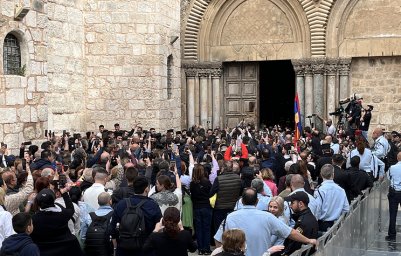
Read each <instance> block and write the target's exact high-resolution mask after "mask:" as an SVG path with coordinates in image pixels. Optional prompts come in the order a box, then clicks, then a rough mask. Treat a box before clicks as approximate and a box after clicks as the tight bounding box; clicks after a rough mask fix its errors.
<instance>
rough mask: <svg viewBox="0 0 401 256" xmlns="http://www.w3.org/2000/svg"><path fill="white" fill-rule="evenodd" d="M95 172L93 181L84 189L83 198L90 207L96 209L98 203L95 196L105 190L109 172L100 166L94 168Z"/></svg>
mask: <svg viewBox="0 0 401 256" xmlns="http://www.w3.org/2000/svg"><path fill="white" fill-rule="evenodd" d="M96 169H97V170H96V174H95V178H94V179H95V183H93V185H92V186H91V187H89V188H88V189H86V190H85V193H84V196H83V200H84V202H85V203H87V204H88V205H89V206H90V207H92V208H93V209H95V210H97V209H98V208H99V204H98V201H97V198H98V196H99V194H100V193H102V192H105V187H104V185H106V182H107V179H108V176H109V174H108V173H107V171H106V170H105V169H104V168H102V167H97V168H96Z"/></svg>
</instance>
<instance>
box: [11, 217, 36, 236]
mask: <svg viewBox="0 0 401 256" xmlns="http://www.w3.org/2000/svg"><path fill="white" fill-rule="evenodd" d="M12 222H13V228H14V231H15V232H16V233H17V234H22V233H25V231H26V228H27V227H28V226H29V225H30V224H31V223H32V217H31V215H30V214H29V213H25V212H20V213H17V214H16V215H15V216H14V217H13V220H12Z"/></svg>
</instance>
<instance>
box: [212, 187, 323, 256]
mask: <svg viewBox="0 0 401 256" xmlns="http://www.w3.org/2000/svg"><path fill="white" fill-rule="evenodd" d="M257 203H258V197H257V192H256V191H255V190H254V189H252V188H247V189H245V191H244V193H243V194H242V204H243V205H244V206H243V208H242V209H240V210H238V211H234V212H232V213H230V214H229V215H228V216H227V218H226V220H225V221H223V222H222V223H221V225H220V228H219V230H218V231H217V233H216V235H215V236H214V239H215V240H216V242H217V244H219V243H221V241H222V234H223V232H224V231H225V230H229V229H236V228H238V229H241V230H242V231H244V232H245V237H246V245H247V250H246V253H245V255H246V256H255V255H262V254H263V253H264V252H266V251H267V250H268V249H269V248H270V247H271V246H272V241H271V237H272V235H276V236H278V237H282V238H287V237H288V238H290V239H292V240H295V241H298V242H301V243H304V244H314V245H316V244H317V241H316V239H308V238H306V237H305V236H303V235H302V234H300V233H299V232H298V231H295V230H294V229H292V228H290V227H288V226H287V225H286V224H284V223H283V222H282V221H281V220H279V219H278V218H276V217H275V216H274V215H273V214H271V213H269V212H265V211H260V210H258V209H256V205H257Z"/></svg>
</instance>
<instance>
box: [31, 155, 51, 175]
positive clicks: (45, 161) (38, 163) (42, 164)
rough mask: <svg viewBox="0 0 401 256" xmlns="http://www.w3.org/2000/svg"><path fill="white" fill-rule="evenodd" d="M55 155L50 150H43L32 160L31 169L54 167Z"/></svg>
mask: <svg viewBox="0 0 401 256" xmlns="http://www.w3.org/2000/svg"><path fill="white" fill-rule="evenodd" d="M54 160H55V156H54V153H53V152H51V151H50V150H43V151H42V152H41V153H40V158H39V159H38V160H36V159H35V160H34V161H33V162H32V164H31V166H30V167H31V171H35V170H43V169H45V168H51V169H53V170H55V169H56V164H55V163H54Z"/></svg>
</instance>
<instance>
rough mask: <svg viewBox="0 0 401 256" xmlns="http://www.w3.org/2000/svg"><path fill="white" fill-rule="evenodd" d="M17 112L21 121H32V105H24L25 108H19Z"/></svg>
mask: <svg viewBox="0 0 401 256" xmlns="http://www.w3.org/2000/svg"><path fill="white" fill-rule="evenodd" d="M17 114H18V117H19V120H20V121H21V122H24V123H27V122H30V121H31V107H30V106H24V107H23V108H19V109H17Z"/></svg>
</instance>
